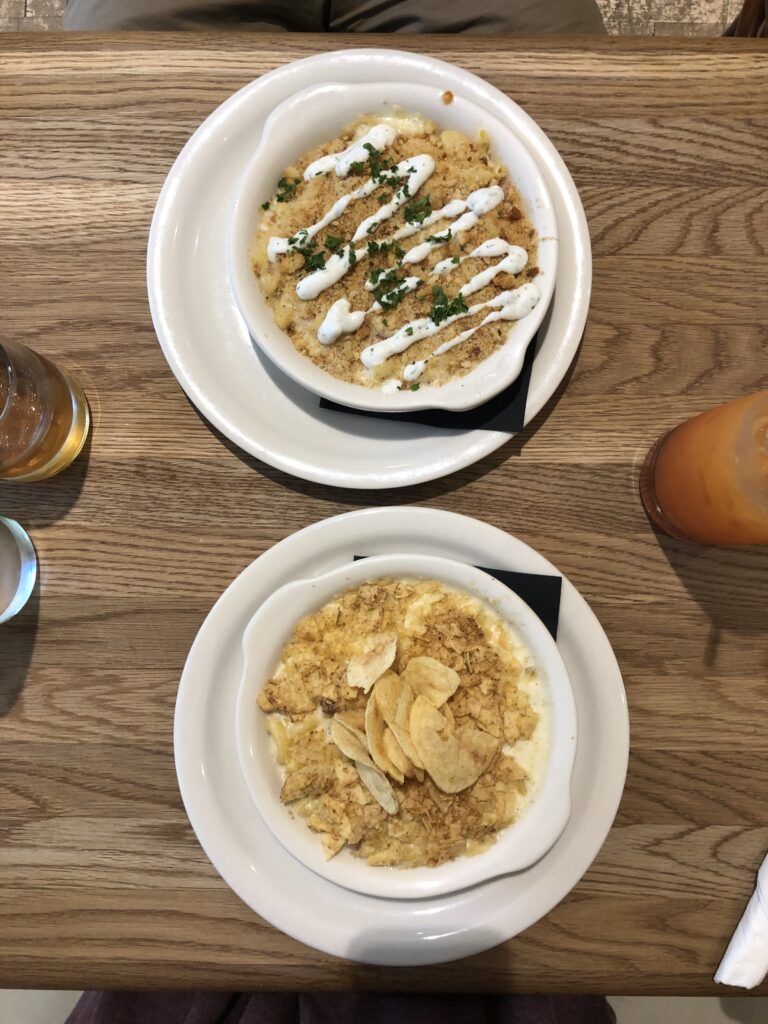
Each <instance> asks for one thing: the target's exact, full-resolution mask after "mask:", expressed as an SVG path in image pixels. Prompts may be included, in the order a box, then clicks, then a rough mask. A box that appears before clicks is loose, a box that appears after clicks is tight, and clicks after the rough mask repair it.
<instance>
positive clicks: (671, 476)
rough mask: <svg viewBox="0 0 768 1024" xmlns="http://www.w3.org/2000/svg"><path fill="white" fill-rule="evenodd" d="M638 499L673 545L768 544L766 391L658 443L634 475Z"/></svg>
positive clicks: (699, 419)
mask: <svg viewBox="0 0 768 1024" xmlns="http://www.w3.org/2000/svg"><path fill="white" fill-rule="evenodd" d="M640 495H641V497H642V499H643V504H644V505H645V509H646V511H647V513H648V515H649V516H650V517H651V519H652V520H653V521H654V522H655V523H656V525H657V526H659V527H660V528H661V529H662V530H664V531H665V532H666V533H668V534H670V535H671V536H673V537H677V538H678V539H679V540H691V541H696V542H698V543H699V544H768V391H758V392H756V393H755V394H752V395H746V396H745V397H744V398H737V399H736V400H735V401H733V402H727V403H726V404H725V405H720V406H718V407H717V408H716V409H709V410H708V411H707V412H703V413H702V414H701V415H700V416H695V417H694V418H693V419H692V420H688V421H687V422H686V423H681V424H680V426H679V427H675V428H674V430H671V431H670V432H669V433H668V434H666V435H665V436H664V437H662V438H660V440H658V441H657V442H656V444H655V445H654V446H653V447H652V448H651V450H650V451H649V452H648V455H647V456H646V459H645V462H644V464H643V467H642V469H641V471H640Z"/></svg>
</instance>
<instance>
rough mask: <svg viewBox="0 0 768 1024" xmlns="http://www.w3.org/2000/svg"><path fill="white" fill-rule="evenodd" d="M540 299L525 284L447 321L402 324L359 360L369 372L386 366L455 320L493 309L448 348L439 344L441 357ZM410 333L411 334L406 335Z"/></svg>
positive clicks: (516, 317) (522, 313) (534, 288)
mask: <svg viewBox="0 0 768 1024" xmlns="http://www.w3.org/2000/svg"><path fill="white" fill-rule="evenodd" d="M540 297H541V292H540V291H539V289H538V287H537V286H536V285H535V284H532V283H531V282H528V283H527V284H524V285H522V286H521V287H520V288H515V289H514V290H513V291H506V292H500V293H499V294H498V295H496V296H494V298H492V299H489V300H488V301H487V302H478V303H476V304H475V305H473V306H470V307H469V309H468V310H467V312H466V313H456V314H455V315H454V316H449V317H446V319H445V320H443V321H442V322H441V323H439V324H436V323H435V322H434V321H433V320H430V319H429V318H428V317H423V318H420V319H418V320H411V322H410V323H407V324H403V326H402V327H401V328H400V329H399V330H397V331H395V333H394V334H392V335H391V336H390V337H389V338H383V339H382V340H381V341H377V342H374V344H373V345H369V346H368V347H367V348H364V349H363V351H362V352H361V353H360V359H361V360H362V362H363V363H364V364H365V366H367V367H368V368H369V369H372V368H373V367H375V366H381V364H382V363H385V362H386V361H387V359H389V358H390V357H391V356H394V355H399V354H400V353H401V352H405V351H406V349H409V348H410V347H411V345H415V344H416V342H417V341H422V340H423V339H424V338H430V337H431V336H432V335H433V334H437V333H438V331H442V330H443V328H444V327H449V326H450V325H451V324H453V323H455V322H456V321H457V320H463V319H465V318H466V317H468V316H474V315H475V314H476V313H479V312H480V311H481V310H483V309H488V308H492V309H494V310H496V311H497V313H496V315H494V314H490V315H489V316H487V317H486V318H485V319H484V320H483V321H482V322H481V323H479V324H478V325H477V327H473V328H471V329H470V330H469V331H464V333H463V335H459V336H458V338H452V339H451V341H450V342H445V346H448V347H447V348H446V347H445V346H444V345H441V346H440V347H439V348H438V349H436V350H435V353H434V354H435V355H442V353H443V352H447V351H448V349H449V348H453V347H454V345H458V344H459V343H460V341H465V340H466V339H467V338H468V337H470V336H471V335H472V334H474V333H475V331H477V330H479V329H480V328H481V327H482V326H484V324H486V323H491V322H492V321H493V320H519V319H520V318H521V317H523V316H525V315H526V314H527V313H530V312H531V310H532V309H533V308H534V306H535V305H536V303H537V302H538V301H539V299H540ZM409 331H410V333H408V332H409Z"/></svg>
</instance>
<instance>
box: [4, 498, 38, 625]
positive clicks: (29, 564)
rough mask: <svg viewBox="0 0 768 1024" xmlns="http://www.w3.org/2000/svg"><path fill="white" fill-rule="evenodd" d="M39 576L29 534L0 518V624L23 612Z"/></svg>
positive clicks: (11, 520)
mask: <svg viewBox="0 0 768 1024" xmlns="http://www.w3.org/2000/svg"><path fill="white" fill-rule="evenodd" d="M36 576H37V556H36V554H35V549H34V547H33V546H32V541H31V540H30V539H29V537H28V536H27V532H26V530H24V529H23V528H22V527H21V526H19V524H18V523H17V522H16V521H15V520H13V519H6V518H5V516H0V622H5V621H6V620H7V619H10V618H13V616H14V615H16V613H17V612H20V611H21V609H22V608H23V607H24V605H25V604H26V603H27V601H28V600H29V595H30V594H31V593H32V588H33V587H34V585H35V577H36Z"/></svg>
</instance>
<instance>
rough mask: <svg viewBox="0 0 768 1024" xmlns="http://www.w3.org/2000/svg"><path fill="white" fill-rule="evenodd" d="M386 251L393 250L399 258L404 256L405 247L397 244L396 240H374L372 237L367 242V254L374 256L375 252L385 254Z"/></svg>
mask: <svg viewBox="0 0 768 1024" xmlns="http://www.w3.org/2000/svg"><path fill="white" fill-rule="evenodd" d="M388 252H393V253H394V254H395V256H397V258H398V259H399V260H401V259H402V258H403V256H405V249H403V248H402V246H399V245H398V244H397V242H375V241H374V240H373V239H371V240H370V241H369V242H368V255H369V256H375V255H376V253H381V254H382V255H383V256H386V254H387V253H388Z"/></svg>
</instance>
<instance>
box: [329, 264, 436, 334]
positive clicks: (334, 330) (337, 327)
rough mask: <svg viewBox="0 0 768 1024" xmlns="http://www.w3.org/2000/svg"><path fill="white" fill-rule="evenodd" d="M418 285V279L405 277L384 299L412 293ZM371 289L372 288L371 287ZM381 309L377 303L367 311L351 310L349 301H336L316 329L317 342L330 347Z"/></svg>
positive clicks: (419, 282) (357, 328) (420, 282)
mask: <svg viewBox="0 0 768 1024" xmlns="http://www.w3.org/2000/svg"><path fill="white" fill-rule="evenodd" d="M420 284H423V281H422V280H421V278H420V277H406V279H405V280H404V281H403V282H402V283H401V284H399V285H398V286H397V287H396V288H393V289H392V290H391V291H389V292H386V293H385V296H384V297H385V298H386V297H387V296H389V295H395V294H396V293H398V292H412V291H414V289H416V288H418V287H419V285H420ZM368 287H369V285H368V283H366V288H368ZM371 287H373V286H372V285H371ZM382 308H383V307H382V305H381V303H380V302H378V301H377V302H374V303H373V305H372V306H370V307H369V308H368V309H356V310H353V309H352V308H351V306H350V302H349V299H337V300H336V302H334V303H333V305H332V306H331V307H330V308H329V310H328V312H327V313H326V314H325V319H324V320H323V322H322V323H321V324H320V327H319V328H318V331H317V340H318V341H319V342H320V343H321V344H322V345H332V344H333V343H334V341H338V340H339V338H340V337H341V336H342V334H352V333H354V331H357V330H359V328H360V327H362V325H363V321H364V320H365V318H366V317H367V316H368V314H369V313H378V312H379V310H380V309H382Z"/></svg>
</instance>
